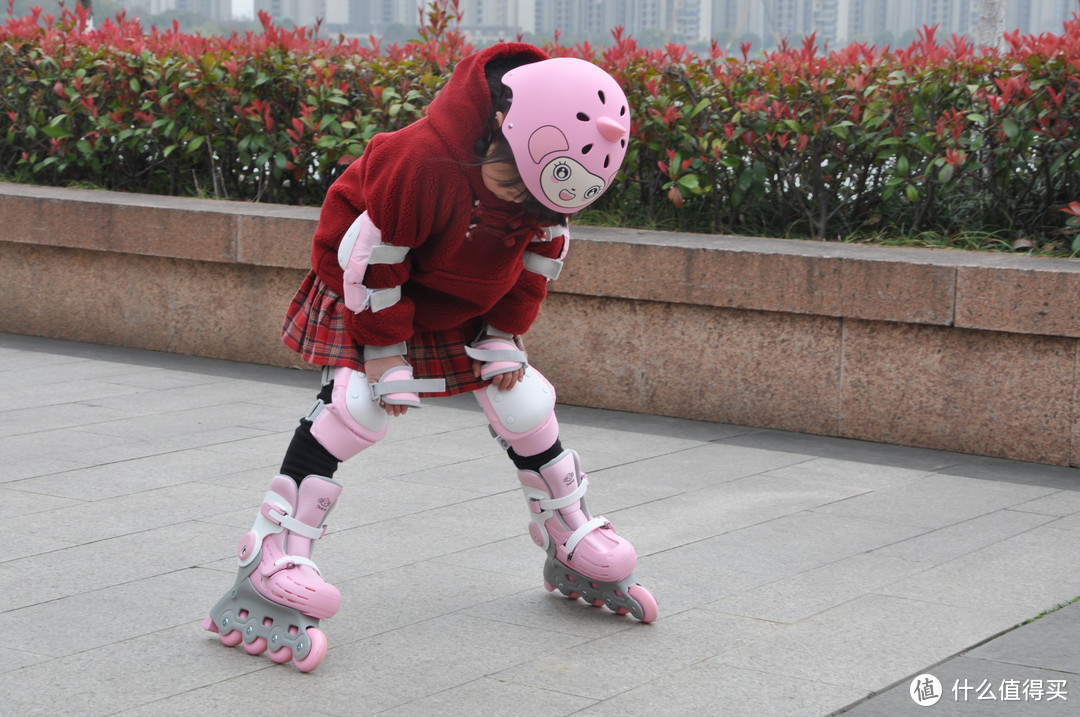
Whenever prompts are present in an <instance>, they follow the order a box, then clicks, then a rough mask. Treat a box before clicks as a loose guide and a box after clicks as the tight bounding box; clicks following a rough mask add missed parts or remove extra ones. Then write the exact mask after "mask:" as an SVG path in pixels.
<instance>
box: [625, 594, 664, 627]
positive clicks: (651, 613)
mask: <svg viewBox="0 0 1080 717" xmlns="http://www.w3.org/2000/svg"><path fill="white" fill-rule="evenodd" d="M627 592H628V593H630V597H632V598H634V600H637V602H638V604H639V605H641V618H640V619H641V621H642V622H644V623H649V622H652V621H653V620H655V619H656V618H657V616H659V614H660V608H659V607H658V606H657V604H656V598H654V597H653V596H652V593H651V592H649V591H648V590H647V589H645V588H644V587H642V586H641V585H634V586H633V587H632V588H630V589H629V590H627Z"/></svg>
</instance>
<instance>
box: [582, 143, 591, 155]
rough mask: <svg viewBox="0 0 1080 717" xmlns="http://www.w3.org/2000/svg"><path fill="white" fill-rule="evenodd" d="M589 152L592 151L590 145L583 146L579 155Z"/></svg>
mask: <svg viewBox="0 0 1080 717" xmlns="http://www.w3.org/2000/svg"><path fill="white" fill-rule="evenodd" d="M591 151H592V145H591V144H587V145H585V146H584V147H582V148H581V153H582V154H588V153H589V152H591Z"/></svg>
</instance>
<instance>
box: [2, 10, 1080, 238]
mask: <svg viewBox="0 0 1080 717" xmlns="http://www.w3.org/2000/svg"><path fill="white" fill-rule="evenodd" d="M459 19H460V13H459V10H458V7H457V3H456V1H455V0H439V2H436V3H434V4H433V5H431V6H429V7H428V9H427V10H426V11H425V13H424V14H423V16H422V17H421V24H420V29H419V37H418V38H416V39H415V40H411V41H409V42H406V43H402V44H390V45H386V44H381V43H380V42H379V41H377V40H375V39H374V38H372V39H369V40H368V41H366V42H361V41H360V40H356V39H346V38H340V37H339V38H336V39H326V38H321V37H319V35H318V32H317V30H318V29H317V28H291V29H285V28H282V27H278V26H275V25H274V24H273V23H272V22H271V20H270V19H269V17H268V16H265V15H264V16H262V17H261V18H260V20H261V31H249V32H245V33H242V34H241V33H233V34H231V35H229V36H215V37H203V36H200V35H198V34H188V33H182V32H180V31H179V29H178V26H177V25H176V24H174V26H173V27H172V28H170V29H166V30H160V29H157V28H150V29H149V30H148V29H146V28H144V27H142V26H141V24H140V23H139V22H138V21H134V20H130V19H127V18H126V17H124V15H123V14H120V15H118V16H116V17H115V18H112V19H108V20H105V21H104V22H100V21H99V22H98V24H97V27H96V29H93V30H88V29H87V28H86V23H85V17H83V16H82V15H80V14H79V12H70V11H65V12H63V13H62V14H61V15H60V16H59V17H57V16H52V15H44V14H43V13H41V12H40V11H38V10H35V11H32V12H31V13H30V14H28V15H25V16H22V17H14V16H11V17H9V19H8V20H7V22H6V24H5V25H4V26H3V27H2V28H0V176H2V177H4V178H6V179H8V180H12V181H21V182H32V183H39V184H55V185H72V184H75V185H81V186H88V185H89V186H96V187H104V188H108V189H113V190H120V191H132V192H148V193H162V194H173V195H181V196H211V197H221V198H229V199H241V200H250V201H262V202H277V203H287V204H310V205H317V204H319V203H320V202H321V201H322V198H323V196H324V194H325V192H326V189H327V188H328V187H329V185H330V183H331V182H333V180H334V179H335V178H336V177H337V176H338V175H339V174H340V173H341V171H342V170H343V169H344V166H345V165H346V164H347V163H348V162H349V161H351V160H352V159H353V158H355V157H356V156H358V155H359V154H360V153H361V152H362V151H363V149H364V146H365V144H366V142H367V141H368V140H369V139H370V138H371V137H372V136H373V135H374V134H375V133H377V132H382V131H388V130H393V129H396V128H399V127H402V126H404V125H406V124H408V123H410V122H412V121H414V120H415V119H417V118H419V117H421V116H422V115H423V112H424V108H425V107H426V105H427V103H428V102H429V101H430V100H431V98H432V97H433V96H434V95H435V93H436V92H437V91H438V90H439V88H441V87H442V85H443V84H444V83H445V81H446V78H447V76H448V74H449V73H450V71H452V69H453V67H454V65H455V64H456V62H457V61H458V60H459V59H460V58H461V57H463V56H464V55H466V54H468V53H469V52H472V51H473V49H474V48H473V47H472V46H471V44H470V43H469V42H468V41H467V40H466V38H465V37H464V36H463V35H462V34H461V33H460V32H459V31H458V29H457V22H458V20H459ZM1004 45H1005V48H1004V50H1001V51H998V50H996V49H990V48H976V47H974V46H973V45H972V44H971V43H970V42H969V41H968V40H967V39H965V38H959V37H952V38H950V39H949V40H948V41H945V42H942V41H940V40H939V39H938V38H937V37H936V36H935V32H934V30H933V29H932V28H926V29H924V30H923V31H922V32H921V33H920V35H919V37H918V39H917V40H916V41H915V42H913V43H911V44H910V45H909V46H907V47H904V48H899V49H893V48H889V47H878V46H872V45H866V44H860V43H855V44H852V45H850V46H848V47H845V48H842V49H839V50H836V51H832V52H828V53H826V52H824V51H822V50H821V49H820V48H819V47H818V46H817V44H816V42H815V39H814V38H813V37H809V38H807V39H806V40H805V41H804V42H803V43H801V44H800V45H798V46H789V45H787V44H784V43H782V44H781V45H780V46H779V47H778V48H776V49H775V50H773V51H770V52H767V53H762V54H755V55H751V54H750V53H749V47H748V46H747V47H744V48H743V51H742V53H741V54H740V55H739V56H731V55H728V54H725V53H723V52H721V51H720V50H719V49H718V48H717V47H715V46H714V47H713V48H712V50H711V51H710V52H707V53H691V52H689V51H688V50H687V48H686V47H685V46H682V45H668V46H666V47H664V48H662V49H648V48H645V47H642V46H640V45H639V44H638V43H637V42H635V40H634V39H633V38H631V37H627V36H624V35H623V33H622V32H621V31H620V30H616V31H615V32H614V42H613V43H612V44H611V45H610V46H608V47H603V48H598V47H594V46H591V45H589V44H588V43H583V44H578V45H575V46H573V47H566V46H562V45H560V44H559V41H558V38H557V37H556V39H555V41H554V42H552V43H548V44H547V45H546V46H545V49H546V50H547V51H548V52H550V53H551V54H553V55H570V56H577V57H583V58H585V59H588V60H591V61H593V62H596V63H597V64H599V65H601V66H603V67H604V68H605V69H607V70H608V71H609V72H611V73H612V74H613V75H614V76H615V77H616V79H618V80H619V81H620V82H621V83H622V85H623V87H624V88H625V89H626V93H627V96H628V97H629V99H630V102H631V107H632V108H633V110H634V113H635V116H634V123H633V135H634V137H633V139H634V141H633V142H632V144H631V150H630V152H629V154H628V156H627V160H626V162H625V164H624V167H623V171H622V172H621V173H620V174H619V176H618V178H617V181H616V183H615V186H613V187H612V189H611V190H610V191H609V192H608V193H607V194H606V195H605V196H604V197H603V198H602V199H601V200H600V202H598V204H597V205H596V208H595V209H591V210H588V213H587V215H586V216H585V217H583V219H584V220H586V221H589V222H593V223H596V222H605V223H612V224H619V225H623V226H636V227H647V228H662V229H672V230H682V231H700V232H710V233H730V234H744V235H757V236H778V237H807V238H809V237H813V238H819V239H828V240H836V239H842V240H857V241H880V242H891V241H895V240H896V239H897V238H898V237H903V238H904V240H905V241H908V242H910V241H912V240H914V241H916V242H919V241H922V242H923V243H928V244H933V245H940V246H959V247H964V248H1004V249H1010V250H1015V249H1024V250H1034V251H1041V252H1048V253H1055V254H1062V255H1069V254H1074V253H1076V252H1077V251H1080V221H1078V220H1080V204H1078V203H1077V201H1078V200H1080V92H1078V90H1080V19H1078V18H1077V17H1076V16H1074V17H1073V20H1072V21H1070V22H1068V23H1066V24H1065V25H1064V27H1063V29H1062V32H1061V33H1060V34H1058V35H1041V36H1038V37H1035V36H1020V35H1019V34H1013V35H1007V36H1006V37H1005V43H1004Z"/></svg>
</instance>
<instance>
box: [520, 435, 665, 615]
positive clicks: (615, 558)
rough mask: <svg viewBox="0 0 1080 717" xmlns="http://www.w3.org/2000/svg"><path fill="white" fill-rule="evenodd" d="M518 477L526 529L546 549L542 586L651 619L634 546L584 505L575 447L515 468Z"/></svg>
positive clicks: (653, 609) (584, 482)
mask: <svg viewBox="0 0 1080 717" xmlns="http://www.w3.org/2000/svg"><path fill="white" fill-rule="evenodd" d="M518 480H520V481H521V485H522V489H523V490H524V492H525V498H526V500H527V501H528V505H529V510H530V511H531V512H532V514H533V515H532V523H531V524H530V525H529V535H530V536H531V537H532V539H533V542H534V543H536V544H537V545H538V546H540V547H541V548H543V549H544V551H545V552H547V555H548V557H547V561H546V562H545V563H544V587H546V588H547V589H548V591H549V592H550V591H553V590H555V589H556V588H558V589H559V591H560V592H562V593H563V594H564V595H566V596H568V597H570V598H571V599H575V600H576V599H577V598H584V599H585V601H586V602H589V603H592V604H593V605H595V606H597V607H599V606H601V605H606V606H607V607H608V608H609V609H611V610H614V611H615V612H617V613H619V614H620V615H625V614H627V613H629V614H630V615H633V616H634V617H635V618H637V619H638V620H640V621H641V622H652V621H653V620H655V619H656V617H657V614H658V610H657V606H656V600H655V599H654V598H653V596H652V594H651V593H650V592H649V591H648V590H647V589H645V588H644V587H643V586H642V585H640V584H638V582H637V581H636V580H635V579H634V574H633V572H634V565H635V564H636V563H637V554H636V553H635V552H634V546H632V545H631V544H630V543H629V541H627V540H626V539H625V538H620V537H619V536H618V535H616V534H615V530H614V529H613V528H612V527H611V523H609V522H608V521H607V520H605V519H604V518H603V517H599V518H593V517H592V516H591V515H590V514H589V511H588V508H586V506H585V499H584V496H585V491H586V490H587V488H588V486H589V478H588V476H586V475H585V474H584V473H582V472H581V468H580V464H579V461H578V456H577V453H575V452H574V451H569V450H567V451H563V452H562V453H561V454H559V456H557V457H556V458H555V459H553V460H552V461H550V462H548V463H547V464H545V465H544V466H543V467H541V468H540V471H539V472H536V471H531V470H519V471H518Z"/></svg>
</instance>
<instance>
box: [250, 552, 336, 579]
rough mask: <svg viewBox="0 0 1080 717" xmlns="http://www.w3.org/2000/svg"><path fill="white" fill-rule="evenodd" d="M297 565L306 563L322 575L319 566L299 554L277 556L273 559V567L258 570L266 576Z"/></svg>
mask: <svg viewBox="0 0 1080 717" xmlns="http://www.w3.org/2000/svg"><path fill="white" fill-rule="evenodd" d="M297 565H306V566H308V567H309V568H311V569H312V570H314V571H315V572H317V573H319V575H322V573H321V572H319V566H318V565H316V564H315V563H314V562H313V561H312V560H311V559H310V558H304V557H301V556H299V555H286V556H283V557H280V558H278V559H277V560H275V561H274V567H273V568H271V569H270V570H265V571H260V572H262V575H263V577H264V578H268V577H270V576H271V575H275V574H277V573H280V572H281V571H282V570H288V569H289V568H295V567H296V566H297Z"/></svg>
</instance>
